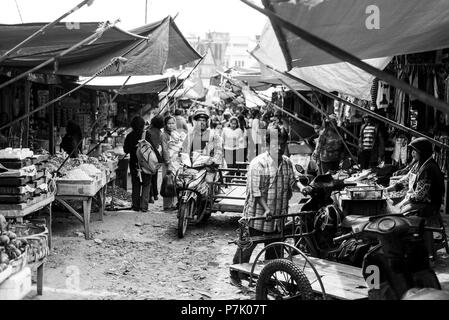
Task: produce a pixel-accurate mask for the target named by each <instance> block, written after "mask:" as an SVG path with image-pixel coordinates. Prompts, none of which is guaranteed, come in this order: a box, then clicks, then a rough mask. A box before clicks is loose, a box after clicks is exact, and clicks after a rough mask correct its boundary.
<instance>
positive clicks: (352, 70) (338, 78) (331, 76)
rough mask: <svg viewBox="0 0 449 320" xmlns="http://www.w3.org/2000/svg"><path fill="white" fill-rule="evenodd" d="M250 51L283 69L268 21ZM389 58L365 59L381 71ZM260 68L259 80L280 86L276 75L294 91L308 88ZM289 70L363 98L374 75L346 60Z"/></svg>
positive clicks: (322, 84) (324, 85)
mask: <svg viewBox="0 0 449 320" xmlns="http://www.w3.org/2000/svg"><path fill="white" fill-rule="evenodd" d="M253 54H254V55H255V56H256V57H257V58H259V59H260V60H261V61H263V62H264V63H266V64H267V65H269V66H272V67H275V68H276V69H278V70H283V71H286V70H287V65H286V63H285V59H284V56H283V54H282V49H281V47H280V45H279V43H278V40H277V38H276V35H275V32H274V30H273V28H272V26H271V24H267V25H266V26H265V28H264V30H263V32H262V35H261V38H260V42H259V46H258V47H257V48H256V49H255V50H254V51H253ZM390 61H391V58H388V57H387V58H378V59H369V60H366V61H365V62H367V63H369V64H371V65H372V66H375V67H376V68H379V69H382V70H383V69H384V68H385V67H386V66H387V65H388V64H389V63H390ZM261 70H262V76H261V78H260V80H261V81H263V82H265V83H271V84H273V85H280V84H282V83H281V82H280V81H279V79H278V78H279V77H280V78H282V80H283V81H285V82H287V83H288V84H289V85H291V86H292V87H293V88H295V89H296V90H310V89H309V88H308V87H306V86H304V85H302V84H300V83H298V82H296V81H292V80H290V79H288V78H286V77H283V76H280V75H277V74H273V72H271V71H269V70H268V69H267V68H265V67H264V66H263V65H261ZM290 73H291V74H292V75H294V76H296V77H298V78H301V79H303V80H306V81H307V82H310V83H312V84H314V85H316V86H317V87H320V88H322V89H323V90H326V91H329V92H331V91H338V92H341V93H344V94H348V95H351V96H354V97H356V98H359V99H364V100H369V99H370V98H371V86H372V82H373V79H374V77H373V76H372V75H371V74H369V73H367V72H365V71H363V70H360V69H359V68H357V67H354V66H353V65H351V64H349V63H346V62H340V63H335V64H327V65H322V66H310V67H304V68H298V67H295V68H293V69H291V70H290Z"/></svg>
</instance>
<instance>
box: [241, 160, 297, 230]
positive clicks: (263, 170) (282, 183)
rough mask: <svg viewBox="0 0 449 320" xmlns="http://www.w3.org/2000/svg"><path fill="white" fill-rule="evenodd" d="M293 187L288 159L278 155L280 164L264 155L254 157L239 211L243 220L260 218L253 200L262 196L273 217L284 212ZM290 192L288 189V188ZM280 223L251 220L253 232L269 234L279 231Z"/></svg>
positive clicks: (290, 165)
mask: <svg viewBox="0 0 449 320" xmlns="http://www.w3.org/2000/svg"><path fill="white" fill-rule="evenodd" d="M295 184H296V179H295V173H294V170H293V165H292V162H291V160H290V159H289V158H287V157H285V156H282V161H281V164H280V165H278V161H277V159H273V158H272V157H271V156H270V154H269V153H268V152H264V153H262V154H261V155H259V156H258V157H256V158H255V159H254V160H253V161H252V162H251V164H250V165H249V169H248V181H247V190H248V192H247V197H246V203H245V207H244V210H243V215H244V217H264V213H265V210H264V208H262V206H261V205H260V204H259V203H258V201H257V199H256V198H257V197H263V198H264V199H265V201H266V203H267V205H268V208H269V209H270V212H271V215H272V216H273V218H274V217H275V216H278V215H284V214H287V213H288V202H289V200H290V199H289V198H288V197H289V192H288V191H289V189H290V188H292V187H293V186H294V185H295ZM290 190H291V189H290ZM281 223H282V220H280V219H272V220H271V221H266V220H256V221H251V222H250V224H249V226H250V227H251V228H253V229H256V230H259V231H262V232H266V233H272V232H279V231H280V225H281Z"/></svg>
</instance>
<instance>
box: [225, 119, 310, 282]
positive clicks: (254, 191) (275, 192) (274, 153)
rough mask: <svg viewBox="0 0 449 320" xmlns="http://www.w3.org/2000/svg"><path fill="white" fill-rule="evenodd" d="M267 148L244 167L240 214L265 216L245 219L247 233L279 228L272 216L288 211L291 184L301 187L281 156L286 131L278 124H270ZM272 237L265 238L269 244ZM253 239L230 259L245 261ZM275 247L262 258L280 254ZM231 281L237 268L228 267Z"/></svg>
mask: <svg viewBox="0 0 449 320" xmlns="http://www.w3.org/2000/svg"><path fill="white" fill-rule="evenodd" d="M266 139H267V144H268V145H269V148H268V151H266V152H264V153H262V154H260V155H259V156H257V157H256V158H255V159H254V160H253V161H251V163H250V165H249V169H248V182H247V196H246V202H245V207H244V209H243V216H244V218H243V219H245V218H254V217H257V218H258V217H265V218H267V219H266V220H252V221H249V229H250V235H251V236H252V237H253V236H270V235H273V234H275V235H276V234H278V233H279V232H280V230H281V223H283V222H284V220H283V219H275V218H276V216H279V215H285V214H287V213H288V205H289V200H290V199H291V197H292V188H293V186H295V185H297V186H298V187H299V189H300V190H301V191H305V189H306V188H307V187H304V186H303V185H301V184H300V183H299V182H298V183H297V181H296V179H295V171H294V170H293V165H292V162H291V161H290V159H289V158H287V157H286V156H283V154H284V152H285V149H286V147H287V141H288V134H286V131H285V130H282V129H281V128H280V127H279V126H276V127H272V128H270V130H268V132H267V134H266ZM273 242H276V241H272V240H271V241H270V240H267V241H265V242H264V243H265V245H266V246H267V245H269V244H270V243H273ZM256 246H257V243H254V244H253V245H252V246H251V247H250V248H247V249H243V250H242V249H241V248H238V249H237V251H236V253H235V256H234V259H233V263H234V264H238V263H246V262H249V260H250V258H251V254H252V252H253V251H254V249H255V247H256ZM280 256H281V255H280V254H277V252H276V250H274V249H271V250H267V251H266V255H265V258H266V259H276V258H277V257H280ZM230 276H231V284H233V285H239V284H240V282H241V281H240V277H239V274H238V272H235V271H231V275H230Z"/></svg>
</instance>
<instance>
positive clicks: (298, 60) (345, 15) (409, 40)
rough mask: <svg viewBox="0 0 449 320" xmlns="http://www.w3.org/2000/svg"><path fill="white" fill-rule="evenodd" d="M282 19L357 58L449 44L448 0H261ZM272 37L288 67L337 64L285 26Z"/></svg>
mask: <svg viewBox="0 0 449 320" xmlns="http://www.w3.org/2000/svg"><path fill="white" fill-rule="evenodd" d="M263 3H264V5H265V7H266V8H267V9H269V10H272V11H274V13H276V14H277V15H279V16H281V17H282V18H283V19H284V20H286V21H288V22H290V23H292V24H294V25H297V26H298V27H300V28H302V29H304V30H306V31H308V32H310V33H312V34H314V35H315V36H318V37H320V38H321V39H324V40H326V41H328V42H330V43H331V44H333V45H335V46H337V47H339V48H341V49H343V50H345V51H347V52H349V53H351V54H353V55H355V56H356V57H358V58H359V59H361V60H366V59H373V58H381V57H387V56H395V55H401V54H411V53H418V52H426V51H432V50H439V49H443V48H447V47H449V32H447V31H448V30H449V1H447V0H426V1H423V0H394V1H393V0H376V1H373V0H338V1H337V0H293V1H284V0H264V1H263ZM277 31H278V32H277V36H278V39H279V42H280V43H281V46H282V49H283V53H285V54H286V55H285V57H286V59H287V65H289V64H290V67H308V66H317V65H323V64H330V63H337V62H340V61H339V60H338V59H337V58H335V57H333V56H332V55H330V54H329V53H326V52H324V51H323V50H321V49H318V48H316V47H315V46H313V45H311V44H309V43H307V42H306V41H304V40H302V39H300V38H299V37H297V36H296V35H294V34H293V33H291V32H289V31H287V30H286V29H283V28H279V29H277Z"/></svg>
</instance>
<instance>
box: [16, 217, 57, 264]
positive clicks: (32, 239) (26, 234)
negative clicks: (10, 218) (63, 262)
mask: <svg viewBox="0 0 449 320" xmlns="http://www.w3.org/2000/svg"><path fill="white" fill-rule="evenodd" d="M10 231H12V232H14V233H15V234H16V235H17V239H19V240H22V241H26V243H27V244H28V247H27V251H26V253H27V256H26V257H27V262H28V263H35V262H38V261H41V260H43V259H44V258H45V257H47V256H48V255H49V254H50V248H49V247H48V229H47V227H46V226H45V225H40V224H39V225H35V224H31V223H28V224H17V225H13V226H11V227H10Z"/></svg>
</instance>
